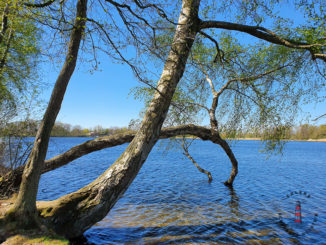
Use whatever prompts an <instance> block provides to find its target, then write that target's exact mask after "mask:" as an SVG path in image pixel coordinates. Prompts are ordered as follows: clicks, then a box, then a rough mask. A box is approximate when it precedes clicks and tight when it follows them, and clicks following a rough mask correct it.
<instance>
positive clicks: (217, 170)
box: [38, 139, 326, 244]
mask: <svg viewBox="0 0 326 245" xmlns="http://www.w3.org/2000/svg"><path fill="white" fill-rule="evenodd" d="M56 140H57V141H60V140H61V142H56V143H57V144H60V146H61V147H62V146H66V147H70V146H72V145H74V144H76V143H77V142H67V139H56ZM72 140H74V141H76V140H77V139H72ZM78 140H80V141H83V140H84V139H78ZM124 148H125V146H121V147H116V148H114V149H106V150H103V151H100V152H97V153H95V154H92V155H89V156H86V157H83V158H81V159H79V160H77V161H75V162H73V163H71V164H69V165H68V166H65V167H63V168H61V169H58V170H56V171H53V172H51V173H48V174H45V175H44V176H42V179H41V183H40V186H41V188H40V189H41V191H40V192H39V196H38V198H39V199H42V200H50V199H54V198H57V197H59V196H60V195H62V194H65V193H68V192H71V191H74V190H77V189H78V188H80V187H81V186H83V185H85V184H87V183H89V182H90V181H92V180H93V179H94V178H96V176H97V175H98V174H100V173H101V172H103V171H104V170H105V169H106V168H107V167H108V165H109V164H110V163H112V162H113V161H114V160H115V159H116V157H117V156H119V154H120V153H121V152H122V151H123V150H124ZM190 150H191V152H192V154H193V156H194V158H195V159H196V160H198V162H199V164H200V165H201V166H202V167H204V168H205V169H207V170H209V171H211V172H212V175H213V178H214V180H213V182H212V183H208V182H207V178H206V176H204V175H202V174H201V173H199V172H198V171H197V170H196V168H195V167H194V166H193V165H192V163H191V162H189V161H188V160H187V159H185V158H183V157H182V154H180V153H177V152H170V153H168V155H166V156H162V151H161V150H160V149H159V148H157V147H156V148H154V150H153V152H152V153H151V155H150V157H149V159H148V160H147V161H146V163H145V165H144V167H143V168H142V170H141V171H140V173H139V175H138V176H137V178H136V179H135V181H134V182H133V184H132V185H131V186H130V188H129V189H128V191H127V192H126V193H125V194H124V196H123V197H122V198H121V199H120V200H119V201H118V202H117V204H116V205H115V207H114V208H113V209H112V210H111V212H110V213H109V215H108V216H107V217H106V218H105V219H103V220H102V221H101V222H99V223H97V224H96V225H95V226H93V227H92V228H91V229H89V230H88V231H87V232H86V233H85V236H86V237H87V239H88V240H89V242H92V243H95V244H326V240H325V239H326V225H325V224H326V198H325V193H326V183H325V177H326V170H325V169H326V168H325V164H326V162H325V161H326V144H325V143H313V142H290V143H289V144H288V145H286V150H285V153H284V158H282V159H281V160H280V157H279V156H275V157H271V158H270V159H268V160H266V159H265V158H264V156H263V155H259V154H258V150H259V143H258V142H257V141H241V142H239V143H238V144H237V145H235V146H234V151H235V154H236V156H237V158H238V160H239V163H240V169H239V175H238V178H237V179H236V182H235V186H234V188H233V189H232V188H227V187H225V186H224V185H223V184H222V182H223V181H225V180H226V179H227V177H228V174H229V171H230V168H231V166H230V163H229V161H228V160H227V157H226V156H225V154H224V153H223V152H222V151H221V150H220V149H219V148H218V147H216V146H215V145H213V144H210V143H209V142H201V141H196V143H195V145H194V147H193V148H192V149H190ZM52 152H53V154H54V155H55V150H54V149H52ZM42 190H43V191H42ZM300 190H302V191H305V192H307V193H310V197H309V198H308V197H307V196H304V195H299V194H298V195H293V197H292V196H291V197H290V198H289V197H287V195H288V193H291V192H294V191H298V193H299V191H300ZM298 200H299V201H300V202H301V209H302V221H303V223H302V224H296V223H294V220H295V212H294V211H295V205H296V201H298Z"/></svg>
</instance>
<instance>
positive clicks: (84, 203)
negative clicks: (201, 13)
mask: <svg viewBox="0 0 326 245" xmlns="http://www.w3.org/2000/svg"><path fill="white" fill-rule="evenodd" d="M199 2H200V1H199V0H184V1H183V3H182V8H181V13H180V17H179V21H178V26H177V28H176V32H175V36H174V39H173V42H172V46H171V50H170V52H169V55H168V57H167V60H166V62H165V66H164V68H163V72H162V75H161V78H160V80H159V81H158V85H157V91H156V93H155V94H154V97H153V99H152V101H151V103H150V105H149V107H148V109H147V110H146V113H145V116H144V119H143V121H142V124H141V127H140V129H139V130H138V132H137V133H136V135H135V137H134V139H133V140H132V141H131V143H130V144H129V145H128V147H127V149H126V150H125V151H124V152H123V153H122V155H121V156H120V157H119V158H118V159H117V160H116V161H115V163H114V164H113V165H112V166H111V167H110V168H109V169H107V170H106V171H105V172H104V173H103V174H102V175H101V176H99V177H98V178H97V179H96V180H94V181H93V182H92V183H90V184H89V185H87V186H85V187H83V188H82V189H80V190H78V191H76V192H74V193H71V194H68V195H66V196H63V197H61V198H59V199H57V200H56V201H53V202H52V203H51V204H50V206H48V208H44V209H42V212H41V216H43V218H44V219H45V221H46V222H47V223H48V225H49V226H52V229H54V230H55V231H56V232H57V233H59V234H61V235H64V236H66V237H68V238H69V237H72V236H78V235H81V234H83V232H84V231H85V230H87V229H88V228H89V227H91V226H92V225H94V224H95V223H96V222H98V221H100V220H102V219H103V218H104V217H105V216H106V215H107V213H108V212H109V211H110V209H111V208H112V207H113V206H114V204H115V203H116V201H117V200H118V199H119V198H120V197H121V195H122V194H123V193H124V192H125V191H126V190H127V188H128V187H129V185H130V184H131V182H132V181H133V179H134V178H135V177H136V175H137V173H138V171H139V170H140V168H141V167H142V165H143V163H144V162H145V160H146V158H147V156H148V154H149V152H150V151H151V149H152V147H153V146H154V144H155V143H156V142H157V140H158V138H159V135H160V130H161V127H162V124H163V121H164V119H165V117H166V114H167V112H168V109H169V106H170V103H171V100H172V96H173V94H174V91H175V89H176V86H177V84H178V82H179V81H180V79H181V77H182V75H183V72H184V70H185V66H186V61H187V58H188V55H189V53H190V50H191V47H192V44H193V42H194V39H195V37H196V34H197V31H198V26H199V20H198V9H199Z"/></svg>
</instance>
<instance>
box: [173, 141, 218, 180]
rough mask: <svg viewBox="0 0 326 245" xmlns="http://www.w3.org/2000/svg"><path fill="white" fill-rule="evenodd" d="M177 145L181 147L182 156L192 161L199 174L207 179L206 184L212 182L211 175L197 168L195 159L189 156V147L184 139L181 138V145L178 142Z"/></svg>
mask: <svg viewBox="0 0 326 245" xmlns="http://www.w3.org/2000/svg"><path fill="white" fill-rule="evenodd" d="M178 143H179V145H180V146H181V147H182V149H183V151H184V153H183V154H184V155H185V156H186V157H188V159H189V160H190V161H192V163H193V164H194V165H195V166H196V168H197V169H198V170H199V172H201V173H203V174H206V175H207V177H208V182H209V183H210V182H212V180H213V178H212V174H211V173H210V172H209V171H207V170H205V169H203V168H201V167H200V166H199V164H198V163H197V162H196V161H195V159H194V158H193V157H192V156H191V155H190V154H189V151H188V148H189V145H187V143H186V140H185V138H184V137H183V138H182V144H181V143H180V142H178Z"/></svg>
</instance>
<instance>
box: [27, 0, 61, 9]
mask: <svg viewBox="0 0 326 245" xmlns="http://www.w3.org/2000/svg"><path fill="white" fill-rule="evenodd" d="M55 1H56V0H49V1H47V2H44V3H24V5H25V6H27V7H32V8H44V7H47V6H50V5H51V4H52V3H54V2H55Z"/></svg>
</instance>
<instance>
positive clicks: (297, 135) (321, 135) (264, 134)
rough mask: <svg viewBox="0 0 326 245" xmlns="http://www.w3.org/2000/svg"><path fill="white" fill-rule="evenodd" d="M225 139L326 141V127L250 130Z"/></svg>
mask: <svg viewBox="0 0 326 245" xmlns="http://www.w3.org/2000/svg"><path fill="white" fill-rule="evenodd" d="M223 136H224V137H225V138H234V136H235V137H236V138H271V136H275V137H278V138H279V139H281V140H308V139H326V125H325V124H324V125H319V126H315V125H310V124H302V125H300V126H296V127H286V126H282V127H278V128H274V129H269V130H266V131H258V130H254V129H253V130H248V131H247V132H230V133H227V134H223Z"/></svg>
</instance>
